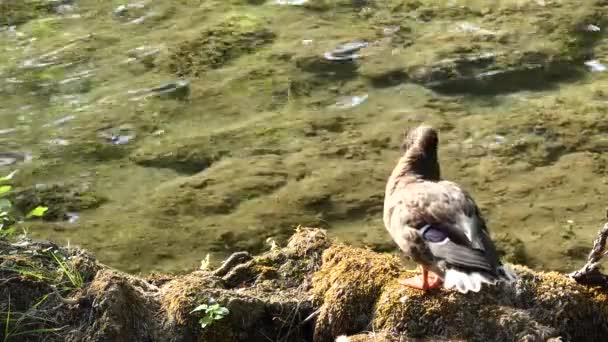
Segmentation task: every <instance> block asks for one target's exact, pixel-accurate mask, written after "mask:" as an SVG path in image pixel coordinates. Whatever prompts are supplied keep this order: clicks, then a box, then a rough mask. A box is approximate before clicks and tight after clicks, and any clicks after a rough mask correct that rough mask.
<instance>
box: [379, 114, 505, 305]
mask: <svg viewBox="0 0 608 342" xmlns="http://www.w3.org/2000/svg"><path fill="white" fill-rule="evenodd" d="M438 145H439V135H438V132H437V130H436V129H434V128H433V127H431V126H429V125H426V124H421V125H419V126H417V127H415V128H413V129H410V130H409V131H407V132H406V134H405V138H404V139H403V141H402V146H401V147H402V152H403V153H402V155H401V157H400V158H399V160H398V162H397V165H396V166H395V168H394V169H393V171H392V173H391V174H390V177H389V178H388V181H387V184H386V190H385V196H384V212H383V221H384V225H385V227H386V229H387V230H388V232H389V234H390V236H391V237H392V239H393V240H394V241H395V243H396V244H397V246H398V247H399V249H400V250H401V251H402V252H403V253H404V254H405V255H406V256H408V257H409V258H410V259H411V260H413V261H414V262H415V263H416V264H418V268H419V270H420V274H418V275H416V276H414V277H411V278H407V279H400V280H399V283H400V284H401V285H403V286H406V287H410V288H415V289H419V290H423V291H424V292H426V291H429V290H431V289H437V288H441V287H442V286H443V288H445V289H456V290H457V291H459V292H461V293H467V292H469V291H471V292H479V291H480V289H481V287H482V285H483V284H488V285H496V284H498V283H499V282H507V283H511V282H513V281H514V280H516V278H517V277H516V274H515V272H513V271H512V270H511V269H510V268H509V267H507V266H506V265H504V264H503V263H502V262H501V260H500V258H499V256H498V254H497V251H496V247H495V244H494V242H493V241H492V239H491V237H490V232H489V230H488V227H487V226H486V222H485V220H484V218H483V216H482V214H481V212H480V210H479V207H478V206H477V204H476V203H475V200H474V199H473V198H472V197H471V195H470V194H469V193H468V192H467V191H465V190H464V189H463V188H462V187H461V186H460V185H458V184H457V183H455V182H451V181H447V180H442V179H441V172H440V165H439V160H438V151H437V150H438Z"/></svg>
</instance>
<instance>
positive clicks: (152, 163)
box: [130, 137, 229, 174]
mask: <svg viewBox="0 0 608 342" xmlns="http://www.w3.org/2000/svg"><path fill="white" fill-rule="evenodd" d="M217 146H218V142H217V141H216V139H215V138H213V137H193V138H181V139H180V138H178V139H175V140H170V139H165V140H164V141H162V145H161V146H157V145H156V144H154V145H146V144H145V143H144V145H143V146H141V147H140V148H138V149H136V150H135V151H133V153H132V154H131V155H130V159H131V160H133V161H134V162H135V163H137V164H139V165H142V166H147V167H156V168H168V169H173V170H176V171H178V172H183V173H187V174H193V173H197V172H200V171H202V170H205V169H206V168H208V167H209V166H211V165H212V164H213V163H214V162H215V161H217V160H219V159H220V158H221V157H222V156H225V155H227V154H228V153H229V151H228V150H225V149H218V148H217Z"/></svg>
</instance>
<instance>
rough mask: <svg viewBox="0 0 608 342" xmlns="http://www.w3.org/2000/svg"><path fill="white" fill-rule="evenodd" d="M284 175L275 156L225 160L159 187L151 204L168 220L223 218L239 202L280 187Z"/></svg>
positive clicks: (282, 183)
mask: <svg viewBox="0 0 608 342" xmlns="http://www.w3.org/2000/svg"><path fill="white" fill-rule="evenodd" d="M287 175H288V173H287V171H286V169H285V166H284V165H283V164H282V162H281V160H280V158H279V157H278V156H273V155H267V156H258V157H250V158H242V159H225V160H222V161H220V162H218V163H217V164H214V165H213V166H211V167H210V168H209V169H207V170H205V171H204V172H201V173H198V174H196V175H193V176H190V177H184V178H181V179H177V180H176V181H173V182H170V183H167V184H163V185H162V186H161V187H159V188H158V189H156V191H155V194H154V195H153V199H152V201H153V202H155V205H154V207H155V208H158V209H159V210H160V211H161V212H163V213H166V214H168V215H172V216H174V215H180V216H183V215H188V216H190V215H191V216H207V215H217V214H227V213H229V212H231V211H232V210H233V209H234V208H236V206H238V205H239V204H240V203H241V202H245V201H248V200H251V199H254V198H256V197H258V196H261V195H265V194H269V193H271V192H272V191H274V190H276V189H277V188H279V187H281V186H283V185H284V184H285V183H286V178H287Z"/></svg>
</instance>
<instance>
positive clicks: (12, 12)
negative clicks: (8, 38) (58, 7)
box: [0, 0, 52, 26]
mask: <svg viewBox="0 0 608 342" xmlns="http://www.w3.org/2000/svg"><path fill="white" fill-rule="evenodd" d="M51 8H52V7H51V5H50V1H48V0H3V1H2V2H0V13H2V14H1V15H0V26H3V25H20V24H23V23H25V22H27V21H28V20H31V19H34V18H37V17H39V16H40V15H43V14H47V13H48V12H49V10H50V9H51Z"/></svg>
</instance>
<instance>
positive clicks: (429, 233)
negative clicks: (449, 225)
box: [422, 226, 448, 242]
mask: <svg viewBox="0 0 608 342" xmlns="http://www.w3.org/2000/svg"><path fill="white" fill-rule="evenodd" d="M422 238H423V239H425V240H426V241H430V242H442V241H444V240H445V239H447V238H448V235H447V234H446V233H445V232H443V231H442V230H440V229H437V228H435V227H433V226H427V227H425V228H424V229H423V230H422Z"/></svg>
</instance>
